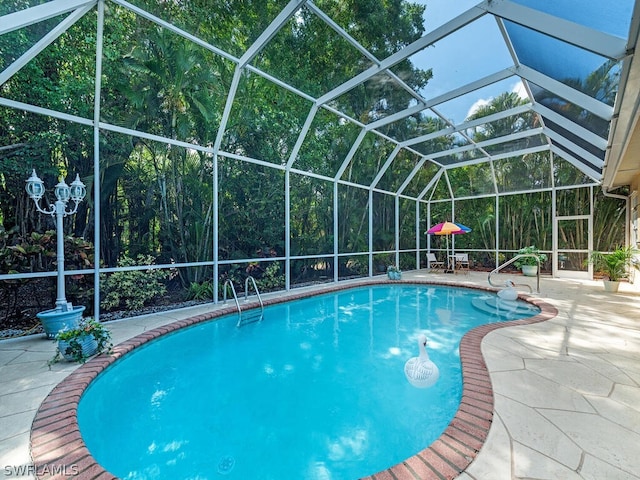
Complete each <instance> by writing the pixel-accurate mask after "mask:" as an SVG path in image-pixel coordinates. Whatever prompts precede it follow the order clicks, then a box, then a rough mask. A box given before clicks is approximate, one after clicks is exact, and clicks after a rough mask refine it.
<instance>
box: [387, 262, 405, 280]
mask: <svg viewBox="0 0 640 480" xmlns="http://www.w3.org/2000/svg"><path fill="white" fill-rule="evenodd" d="M387 276H388V277H389V280H400V279H401V278H402V271H401V270H400V269H399V268H398V267H396V266H395V265H389V266H388V267H387Z"/></svg>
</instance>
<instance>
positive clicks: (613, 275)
mask: <svg viewBox="0 0 640 480" xmlns="http://www.w3.org/2000/svg"><path fill="white" fill-rule="evenodd" d="M638 253H640V252H639V251H638V250H637V249H635V248H633V247H617V248H616V249H615V250H613V251H612V252H611V253H603V252H599V251H593V252H591V253H590V254H589V257H588V258H587V263H591V264H593V267H594V268H595V269H596V271H597V272H600V273H603V274H604V275H606V276H607V278H608V279H609V280H610V281H612V282H618V281H620V279H622V278H625V277H627V275H628V274H629V268H630V267H631V266H634V267H635V268H639V269H640V266H639V264H638V263H636V262H634V256H635V255H637V254H638Z"/></svg>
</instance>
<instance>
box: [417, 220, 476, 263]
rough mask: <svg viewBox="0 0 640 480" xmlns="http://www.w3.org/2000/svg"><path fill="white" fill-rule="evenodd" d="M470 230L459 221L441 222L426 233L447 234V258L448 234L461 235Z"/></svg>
mask: <svg viewBox="0 0 640 480" xmlns="http://www.w3.org/2000/svg"><path fill="white" fill-rule="evenodd" d="M470 231H471V229H470V228H469V227H467V226H466V225H462V224H461V223H454V222H441V223H437V224H435V225H434V226H433V227H431V228H430V229H429V230H427V234H429V235H446V236H447V258H449V235H461V234H464V233H469V232H470Z"/></svg>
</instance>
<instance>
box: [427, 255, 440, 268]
mask: <svg viewBox="0 0 640 480" xmlns="http://www.w3.org/2000/svg"><path fill="white" fill-rule="evenodd" d="M427 268H428V269H430V270H444V262H439V261H438V259H437V258H436V255H435V254H434V253H427Z"/></svg>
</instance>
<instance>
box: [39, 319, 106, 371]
mask: <svg viewBox="0 0 640 480" xmlns="http://www.w3.org/2000/svg"><path fill="white" fill-rule="evenodd" d="M88 335H91V336H92V337H93V338H94V339H95V341H96V343H97V345H98V347H97V349H96V352H95V353H102V352H104V351H107V352H109V351H111V348H112V347H113V344H112V343H111V332H110V331H109V330H108V329H107V327H105V326H104V324H102V323H100V322H98V321H97V320H82V321H81V323H80V325H79V326H78V327H76V328H72V329H66V330H62V331H60V332H58V333H57V335H56V341H57V342H58V348H57V349H56V354H55V356H54V357H53V359H52V360H51V361H50V362H49V364H52V363H55V362H57V361H58V360H60V357H61V356H62V355H65V356H69V357H71V358H72V359H73V361H75V362H79V363H84V362H85V361H86V360H87V358H88V356H87V355H85V352H83V349H82V341H83V340H84V339H85V337H86V336H88ZM61 340H62V341H64V342H66V343H68V345H66V346H65V350H64V351H60V341H61Z"/></svg>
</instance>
